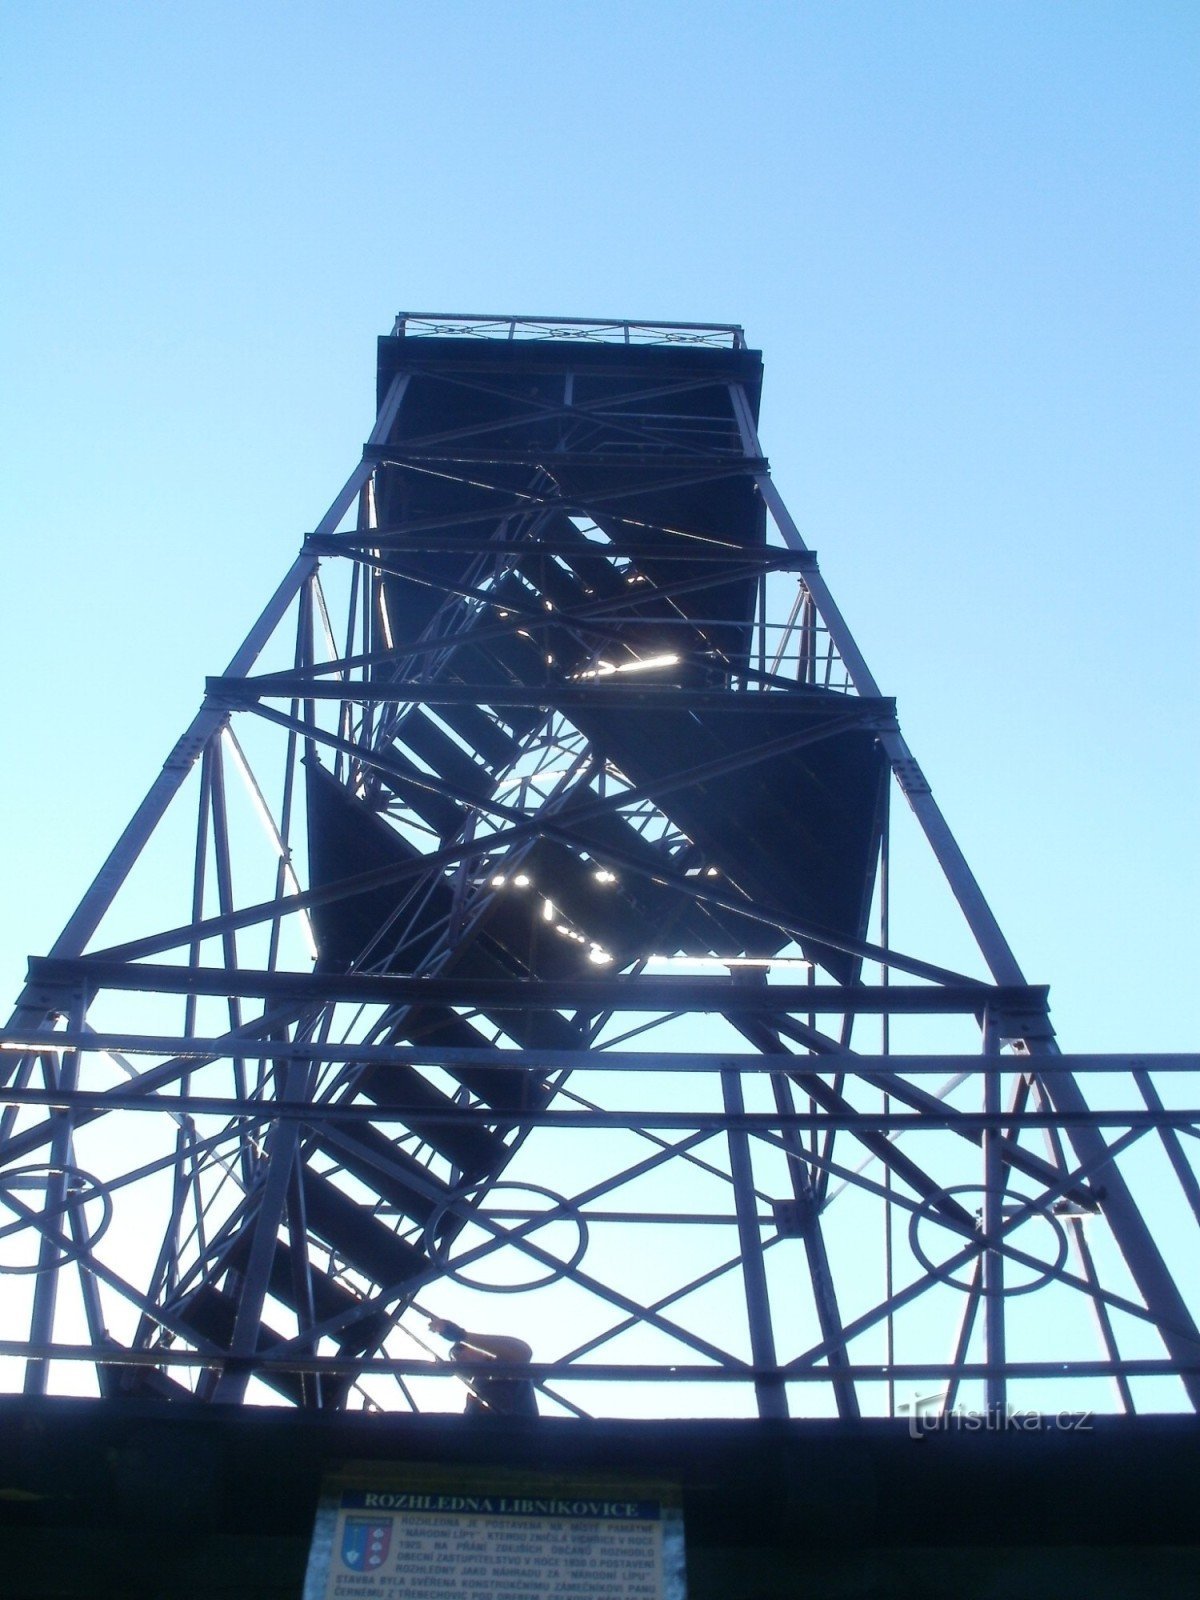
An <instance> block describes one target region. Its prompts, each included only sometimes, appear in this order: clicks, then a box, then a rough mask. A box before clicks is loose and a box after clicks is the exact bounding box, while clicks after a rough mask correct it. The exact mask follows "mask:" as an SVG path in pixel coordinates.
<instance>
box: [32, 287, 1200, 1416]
mask: <svg viewBox="0 0 1200 1600" xmlns="http://www.w3.org/2000/svg"><path fill="white" fill-rule="evenodd" d="M761 378H762V362H761V357H760V354H759V352H757V351H756V350H753V349H750V348H748V347H747V345H746V342H745V339H744V338H743V335H742V332H741V330H740V329H739V328H736V327H723V326H707V325H705V326H699V325H692V324H678V323H675V324H671V323H655V324H649V323H637V322H609V323H605V322H596V321H586V320H582V319H574V320H573V319H564V318H560V319H540V318H519V317H518V318H490V317H487V318H485V317H462V316H441V315H437V316H434V315H407V316H401V317H400V318H399V319H398V320H397V322H396V325H395V327H394V329H393V331H392V332H391V334H390V335H388V336H387V337H385V338H382V339H381V340H380V341H379V361H378V386H377V396H376V413H377V414H376V421H375V426H374V428H373V430H372V432H371V435H370V438H369V440H368V442H367V444H366V446H365V448H364V450H363V451H362V453H361V457H360V459H359V460H358V461H357V463H356V464H355V466H354V468H353V470H352V471H351V473H350V475H349V478H348V479H347V482H346V484H345V486H344V488H343V489H342V490H341V491H340V492H339V493H338V495H337V496H336V498H335V499H334V501H333V503H332V505H331V506H330V508H329V510H328V512H327V513H326V514H325V516H324V517H323V518H322V519H321V521H320V522H319V523H318V524H317V526H316V528H315V530H314V531H313V532H312V533H310V534H308V535H307V536H306V537H305V538H304V540H303V543H302V545H301V549H300V553H299V555H298V556H297V557H296V559H295V560H294V562H293V563H292V565H291V567H290V568H289V570H288V571H287V574H286V576H285V577H284V579H283V581H282V583H281V584H280V586H279V588H278V589H277V591H276V592H275V594H274V595H273V596H272V597H271V598H270V600H269V601H268V603H267V606H266V609H265V610H264V611H263V613H262V615H261V617H260V618H259V620H258V621H257V622H256V623H255V624H254V625H253V627H252V628H251V629H250V632H249V634H248V635H247V637H246V640H245V642H244V643H243V644H242V645H241V647H240V648H239V649H238V650H237V651H236V653H235V654H234V656H233V658H232V660H231V661H230V662H229V665H228V667H227V668H226V669H225V671H224V672H223V673H221V674H220V675H219V676H216V677H212V678H210V679H208V682H207V691H206V694H205V698H204V702H203V705H202V707H201V709H200V711H199V713H198V714H197V716H196V717H195V718H194V720H193V721H192V722H191V724H190V725H189V726H188V727H187V729H186V731H185V732H184V734H183V736H182V737H181V739H180V740H179V742H178V744H177V745H176V746H175V748H174V750H173V751H172V752H171V753H170V755H169V756H168V759H167V761H166V764H165V766H164V767H163V769H162V772H161V774H160V775H159V776H158V777H157V778H156V779H155V781H154V783H153V785H152V786H151V788H150V791H149V793H148V794H147V796H146V799H145V800H144V801H143V803H142V804H141V806H140V807H139V808H138V810H137V811H136V813H135V814H134V816H133V818H132V819H131V821H130V823H129V825H128V827H127V828H126V830H125V831H124V833H123V834H122V835H121V837H120V839H119V840H118V841H117V843H116V845H115V847H114V849H113V851H112V853H111V855H110V856H109V858H108V860H107V861H106V862H105V863H104V865H103V866H102V867H101V870H100V872H99V874H98V876H97V877H96V879H95V881H94V883H93V884H92V886H91V887H90V888H89V889H88V890H87V892H86V893H85V894H84V897H83V899H82V900H81V902H80V904H79V907H78V909H77V910H76V912H75V913H74V915H73V916H72V917H71V919H70V921H69V922H68V924H67V926H66V927H65V929H64V930H63V932H62V934H61V936H60V938H59V939H58V941H57V942H56V944H55V945H54V947H53V949H52V950H51V951H50V952H49V954H48V955H46V956H44V957H39V958H36V959H33V960H31V962H30V968H29V978H28V984H27V986H26V988H25V990H24V993H23V994H22V996H21V998H20V1001H19V1004H18V1008H17V1010H16V1012H15V1014H14V1017H13V1020H12V1022H11V1023H10V1025H9V1028H8V1030H7V1032H6V1034H5V1035H4V1040H3V1042H4V1047H5V1048H4V1054H3V1057H2V1058H0V1059H2V1060H3V1062H4V1064H5V1066H6V1068H7V1071H6V1072H5V1075H4V1083H5V1084H6V1085H7V1087H6V1090H5V1093H4V1095H3V1101H2V1105H3V1120H2V1123H0V1269H2V1270H3V1271H5V1272H6V1273H8V1274H9V1278H8V1283H7V1287H6V1293H5V1297H4V1311H3V1313H2V1315H3V1321H4V1327H3V1338H4V1339H5V1341H6V1343H5V1344H4V1347H3V1348H4V1351H5V1355H6V1358H7V1359H6V1370H7V1373H8V1375H9V1378H10V1386H20V1385H21V1384H22V1383H23V1384H24V1386H25V1388H26V1390H27V1391H28V1392H30V1393H33V1394H39V1393H44V1392H47V1391H48V1390H53V1389H54V1388H55V1387H56V1386H60V1385H65V1386H67V1387H70V1388H72V1389H74V1390H76V1391H78V1389H79V1388H81V1387H83V1388H86V1387H87V1386H88V1383H89V1382H90V1383H91V1385H92V1387H93V1392H98V1393H99V1394H100V1395H102V1396H105V1397H109V1398H111V1399H113V1400H118V1399H122V1398H128V1397H142V1398H147V1399H149V1398H161V1399H162V1400H163V1401H164V1402H170V1401H172V1400H184V1399H188V1400H199V1401H206V1400H212V1401H241V1400H246V1401H254V1400H260V1401H261V1400H274V1401H279V1400H281V1399H282V1400H284V1401H286V1402H289V1403H291V1404H294V1405H295V1406H298V1407H306V1408H350V1409H366V1410H376V1409H380V1410H421V1411H427V1410H435V1411H436V1410H450V1409H459V1408H460V1406H461V1389H460V1387H459V1382H460V1379H461V1376H462V1372H461V1369H460V1370H457V1371H456V1370H455V1369H453V1368H450V1367H446V1366H443V1365H436V1364H434V1363H433V1362H431V1360H430V1356H429V1352H428V1351H427V1350H426V1349H425V1348H423V1347H422V1343H421V1341H422V1340H423V1338H424V1337H425V1333H426V1324H425V1322H424V1320H423V1318H422V1315H421V1313H422V1312H424V1313H430V1312H433V1313H436V1314H438V1315H439V1316H447V1317H450V1318H452V1319H454V1320H455V1321H457V1322H459V1323H462V1324H464V1325H467V1326H470V1327H483V1328H489V1327H490V1328H493V1329H502V1330H504V1331H507V1332H509V1333H516V1334H519V1335H520V1336H521V1337H522V1338H524V1339H526V1340H527V1341H528V1342H529V1344H530V1345H531V1346H532V1348H533V1352H534V1360H533V1364H532V1365H531V1367H530V1368H529V1373H530V1376H531V1378H532V1379H533V1381H534V1382H535V1383H536V1385H537V1388H538V1391H539V1406H540V1408H541V1411H542V1414H543V1415H553V1414H556V1413H557V1414H575V1415H583V1416H620V1415H649V1416H664V1417H665V1416H687V1415H699V1416H723V1415H725V1416H747V1415H760V1416H764V1417H773V1418H781V1417H785V1416H789V1415H791V1416H821V1415H837V1416H841V1417H843V1418H855V1417H858V1416H861V1415H871V1416H885V1415H890V1414H894V1413H895V1412H896V1411H897V1409H898V1408H901V1407H904V1406H907V1405H911V1404H912V1403H914V1402H913V1398H912V1397H913V1396H914V1395H916V1394H918V1393H919V1394H921V1395H924V1396H930V1397H933V1398H932V1399H931V1400H930V1401H929V1403H930V1404H931V1405H933V1406H936V1407H954V1406H955V1405H956V1404H974V1405H980V1406H983V1405H986V1406H1003V1405H1005V1404H1008V1403H1017V1404H1021V1405H1023V1406H1026V1407H1028V1408H1030V1409H1033V1410H1038V1409H1043V1408H1045V1409H1051V1408H1053V1409H1055V1410H1061V1409H1063V1408H1064V1407H1071V1406H1073V1405H1077V1406H1078V1407H1079V1408H1080V1409H1083V1408H1087V1409H1110V1410H1111V1409H1115V1410H1122V1411H1134V1410H1141V1409H1150V1410H1155V1409H1160V1410H1162V1409H1181V1408H1184V1407H1192V1408H1194V1407H1195V1406H1196V1403H1197V1401H1198V1400H1200V1335H1198V1333H1197V1328H1196V1323H1195V1320H1194V1306H1193V1305H1191V1304H1189V1302H1188V1300H1187V1298H1186V1297H1185V1294H1184V1293H1183V1292H1182V1291H1181V1288H1180V1284H1181V1283H1183V1282H1184V1281H1185V1276H1184V1274H1185V1269H1186V1263H1187V1262H1188V1261H1189V1260H1190V1261H1191V1263H1192V1267H1193V1269H1194V1264H1195V1260H1196V1246H1197V1224H1198V1223H1200V1184H1198V1183H1197V1178H1196V1175H1195V1168H1194V1165H1193V1161H1194V1157H1193V1156H1190V1155H1189V1151H1194V1149H1195V1144H1194V1138H1195V1134H1196V1131H1197V1130H1196V1126H1195V1124H1196V1113H1195V1111H1190V1110H1186V1109H1180V1108H1181V1107H1183V1106H1185V1104H1186V1102H1185V1100H1184V1098H1183V1097H1182V1094H1181V1092H1180V1086H1181V1085H1182V1084H1183V1083H1184V1081H1185V1080H1184V1079H1183V1078H1182V1077H1181V1073H1182V1072H1183V1071H1184V1070H1186V1069H1188V1068H1189V1067H1190V1068H1194V1067H1195V1065H1196V1061H1195V1058H1183V1057H1172V1058H1163V1059H1160V1060H1158V1061H1153V1060H1151V1059H1150V1058H1138V1059H1137V1060H1129V1059H1122V1058H1118V1057H1096V1056H1089V1057H1073V1056H1070V1055H1064V1054H1061V1053H1060V1052H1059V1049H1058V1047H1057V1045H1056V1042H1055V1039H1054V1034H1053V1030H1052V1028H1051V1025H1050V1021H1049V1015H1048V1008H1047V993H1046V990H1045V989H1044V988H1043V987H1040V986H1036V985H1031V984H1029V983H1027V982H1026V980H1025V978H1024V976H1023V974H1022V972H1021V969H1020V967H1019V966H1018V964H1017V961H1016V959H1015V958H1014V955H1013V953H1012V952H1011V951H1010V949H1009V946H1008V944H1007V943H1006V942H1005V939H1004V937H1003V935H1002V933H1001V931H1000V929H999V927H998V926H997V924H996V921H995V919H994V917H993V916H992V914H991V912H990V911H989V909H988V906H987V903H986V901H985V899H984V896H983V893H982V892H981V890H980V887H979V885H978V884H977V883H976V881H975V879H974V877H973V876H972V874H971V872H970V870H969V869H968V866H967V864H966V862H965V860H964V859H963V856H962V854H961V852H960V851H959V849H958V847H957V845H956V843H955V841H954V838H953V835H952V834H951V832H950V830H949V827H948V826H947V823H946V821H945V820H944V818H943V816H942V814H941V812H940V810H939V808H938V805H937V803H936V801H935V799H934V797H933V794H932V793H931V791H930V787H929V784H928V783H927V781H926V779H925V777H924V775H923V773H922V771H921V769H920V767H919V766H918V765H917V763H916V761H915V760H914V758H913V756H912V754H911V753H910V751H909V749H908V746H907V745H906V743H905V740H904V738H903V736H902V734H901V732H900V728H899V725H898V723H897V719H896V709H895V705H894V703H893V701H892V700H891V699H890V698H888V697H887V696H885V695H883V694H881V692H880V689H879V687H878V685H877V684H876V682H875V679H874V678H873V677H872V675H871V673H870V671H869V669H868V667H867V665H866V662H865V660H864V658H863V656H862V654H861V653H860V651H859V648H858V646H857V644H856V643H855V641H854V639H853V637H852V635H851V633H850V631H849V629H848V628H847V626H846V624H845V622H844V621H843V619H842V617H841V614H840V613H839V611H838V609H837V607H836V605H835V604H834V602H833V599H832V597H831V595H830V593H829V590H828V588H827V587H826V585H825V582H824V580H823V578H822V576H821V573H820V570H819V568H818V565H817V561H816V557H815V555H814V553H813V552H812V551H811V550H809V549H808V548H807V547H806V545H805V543H804V542H803V540H802V539H801V537H800V534H799V532H798V530H797V528H796V525H795V523H794V522H793V520H792V518H791V517H790V516H789V514H788V512H787V509H786V507H785V506H784V504H783V502H782V500H781V498H780V496H779V494H778V492H777V490H776V489H775V487H774V485H773V483H772V480H771V476H770V472H769V468H768V463H767V460H766V458H765V456H764V454H763V450H762V447H761V445H760V442H759V433H758V422H759V396H760V386H761ZM264 536H269V535H264ZM900 828H903V829H907V830H908V832H907V835H906V837H907V838H908V839H909V843H908V844H907V845H906V846H905V848H904V849H903V850H899V849H898V848H897V846H896V838H897V830H898V829H900ZM918 847H919V848H918ZM917 874H924V881H933V882H934V883H935V884H936V886H937V889H938V891H939V892H940V893H942V894H943V895H944V899H945V904H946V906H947V908H949V911H950V913H951V914H952V915H953V917H954V918H955V919H956V920H957V923H958V926H959V929H960V930H965V933H966V934H967V935H969V944H970V947H971V949H972V950H973V952H974V953H973V954H972V955H971V956H970V958H969V960H966V961H964V960H963V959H962V957H961V951H962V950H963V949H964V948H965V947H966V944H967V943H968V941H964V940H963V939H961V938H959V939H955V940H951V941H950V942H949V943H948V944H947V945H946V947H945V948H943V945H942V943H940V942H939V939H940V935H939V934H938V933H937V932H935V931H933V930H932V929H930V928H927V927H926V925H925V923H924V922H923V920H922V915H921V914H920V911H919V909H918V911H917V912H916V913H914V912H913V911H912V910H910V907H911V906H912V905H916V904H918V901H920V903H922V904H923V900H921V899H920V897H913V898H909V896H910V881H911V880H912V879H913V878H914V877H915V876H916V875H917ZM923 893H924V891H922V894H923ZM947 950H949V951H950V952H952V953H950V954H948V953H947ZM1095 1107H1104V1108H1105V1109H1103V1110H1100V1109H1094V1108H1095ZM1193 1278H1194V1271H1193ZM81 1372H85V1373H89V1374H90V1375H91V1376H90V1378H88V1379H87V1380H86V1381H85V1380H84V1379H83V1378H81V1376H80V1374H81Z"/></svg>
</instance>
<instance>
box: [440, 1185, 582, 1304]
mask: <svg viewBox="0 0 1200 1600" xmlns="http://www.w3.org/2000/svg"><path fill="white" fill-rule="evenodd" d="M500 1189H517V1190H520V1191H521V1192H522V1193H524V1194H536V1195H541V1196H542V1198H543V1199H546V1200H549V1201H550V1204H551V1207H552V1208H553V1211H554V1215H548V1216H547V1218H546V1225H552V1224H554V1223H559V1222H570V1223H573V1224H574V1226H575V1230H576V1240H575V1247H574V1249H573V1250H572V1252H571V1255H570V1257H569V1259H567V1260H564V1261H560V1262H559V1264H558V1265H557V1266H556V1267H553V1268H550V1269H549V1270H547V1271H546V1272H545V1273H544V1274H543V1275H542V1276H541V1277H539V1278H530V1279H528V1280H527V1281H525V1282H522V1283H489V1282H488V1281H487V1280H486V1279H480V1278H472V1277H469V1276H468V1275H467V1273H465V1272H463V1271H462V1270H461V1269H459V1268H457V1267H454V1266H452V1265H451V1263H450V1242H451V1241H449V1240H447V1239H446V1238H445V1236H444V1235H443V1230H442V1225H443V1223H444V1221H445V1219H446V1218H447V1217H448V1216H454V1217H459V1218H461V1220H462V1222H463V1225H464V1226H467V1225H469V1224H471V1223H472V1222H475V1225H476V1226H477V1227H478V1226H479V1223H478V1222H477V1221H475V1219H476V1217H477V1216H481V1215H484V1214H485V1213H484V1212H483V1210H482V1207H481V1206H474V1205H472V1204H471V1196H472V1195H476V1194H478V1195H480V1197H481V1199H482V1197H483V1196H484V1195H485V1194H486V1195H493V1194H495V1193H496V1192H497V1191H498V1190H500ZM527 1221H528V1222H530V1223H532V1224H533V1226H531V1227H525V1229H524V1232H523V1233H522V1236H521V1237H522V1238H523V1239H528V1238H531V1237H532V1236H533V1235H534V1234H536V1233H537V1231H538V1229H539V1228H540V1227H542V1226H543V1224H542V1223H540V1222H537V1221H536V1213H535V1214H534V1216H531V1217H529V1218H528V1219H527ZM522 1226H524V1224H522ZM424 1243H425V1249H426V1251H427V1253H428V1255H429V1258H430V1260H431V1261H433V1262H435V1263H436V1264H437V1265H438V1266H440V1267H441V1268H442V1270H443V1271H444V1272H445V1274H446V1276H447V1277H448V1278H452V1279H453V1280H454V1282H455V1283H458V1284H461V1285H462V1286H463V1288H465V1289H477V1290H481V1291H482V1292H484V1293H486V1294H523V1293H525V1292H526V1291H527V1290H529V1289H544V1288H546V1287H547V1285H549V1284H551V1283H557V1282H558V1280H559V1279H560V1278H562V1277H563V1276H564V1275H565V1274H566V1273H568V1272H573V1271H574V1270H575V1268H576V1267H577V1266H578V1265H579V1263H580V1262H581V1261H582V1260H583V1258H584V1255H585V1253H586V1251H587V1247H588V1227H587V1223H586V1222H585V1221H584V1220H583V1218H582V1217H581V1216H580V1215H579V1213H578V1211H577V1210H576V1208H575V1207H574V1206H573V1205H572V1204H571V1203H570V1201H568V1200H566V1199H564V1198H563V1196H562V1195H560V1194H556V1193H555V1192H554V1190H553V1189H547V1188H545V1187H543V1185H541V1184H540V1183H518V1182H515V1181H512V1182H509V1181H501V1182H499V1183H492V1184H487V1185H484V1184H471V1185H468V1186H467V1187H466V1188H463V1189H459V1190H458V1191H457V1192H456V1193H455V1194H454V1195H452V1196H450V1197H449V1198H447V1199H446V1200H443V1201H442V1202H441V1204H440V1205H439V1206H438V1207H437V1208H436V1209H435V1210H434V1212H433V1214H432V1215H431V1216H430V1218H429V1221H428V1222H427V1223H426V1224H425V1236H424ZM520 1245H521V1241H520V1240H514V1241H512V1248H514V1249H520ZM507 1247H508V1241H507V1240H506V1239H504V1238H494V1240H493V1242H492V1243H491V1244H490V1245H489V1246H488V1247H487V1249H486V1251H484V1252H482V1253H481V1255H480V1259H481V1260H485V1259H487V1257H489V1256H491V1255H494V1254H495V1253H496V1252H497V1251H500V1250H503V1249H505V1248H507ZM468 1253H469V1254H473V1253H474V1252H473V1251H471V1252H468Z"/></svg>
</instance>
